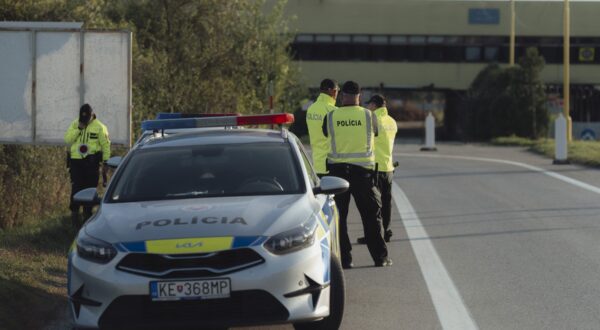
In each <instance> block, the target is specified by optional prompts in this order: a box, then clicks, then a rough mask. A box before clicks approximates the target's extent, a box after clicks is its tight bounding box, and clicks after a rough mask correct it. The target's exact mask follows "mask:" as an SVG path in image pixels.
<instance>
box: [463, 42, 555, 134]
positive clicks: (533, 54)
mask: <svg viewBox="0 0 600 330" xmlns="http://www.w3.org/2000/svg"><path fill="white" fill-rule="evenodd" d="M543 67H544V59H543V58H542V57H541V56H539V53H538V51H537V49H536V48H528V49H527V51H526V54H525V56H524V57H522V58H521V59H520V60H519V65H518V66H514V67H509V68H502V67H500V66H499V65H498V64H491V65H489V66H487V67H486V68H484V69H483V70H482V71H481V72H480V73H479V74H478V75H477V77H476V78H475V79H474V80H473V83H472V84H471V86H470V88H469V91H468V97H469V102H468V113H469V115H468V120H467V123H468V124H467V125H468V128H469V129H468V131H470V132H472V135H473V137H474V138H476V139H483V140H487V139H490V138H493V137H497V136H507V135H513V134H514V135H517V136H522V137H530V138H539V137H541V136H545V135H546V134H547V131H548V124H549V115H548V110H547V109H546V103H545V101H546V95H545V92H544V84H543V82H542V81H541V78H540V73H541V71H542V69H543Z"/></svg>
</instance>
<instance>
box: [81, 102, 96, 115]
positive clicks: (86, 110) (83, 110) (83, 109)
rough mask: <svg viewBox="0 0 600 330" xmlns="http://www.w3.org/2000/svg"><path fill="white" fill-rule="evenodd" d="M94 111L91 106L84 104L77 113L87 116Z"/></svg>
mask: <svg viewBox="0 0 600 330" xmlns="http://www.w3.org/2000/svg"><path fill="white" fill-rule="evenodd" d="M93 111H94V109H92V106H91V105H89V104H87V103H86V104H84V105H82V106H81V108H79V113H80V114H81V113H87V114H91V113H92V112H93Z"/></svg>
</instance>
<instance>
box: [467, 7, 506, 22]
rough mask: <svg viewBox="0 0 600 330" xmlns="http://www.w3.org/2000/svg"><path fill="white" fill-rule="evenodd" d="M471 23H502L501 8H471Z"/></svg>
mask: <svg viewBox="0 0 600 330" xmlns="http://www.w3.org/2000/svg"><path fill="white" fill-rule="evenodd" d="M469 24H500V9H498V8H469Z"/></svg>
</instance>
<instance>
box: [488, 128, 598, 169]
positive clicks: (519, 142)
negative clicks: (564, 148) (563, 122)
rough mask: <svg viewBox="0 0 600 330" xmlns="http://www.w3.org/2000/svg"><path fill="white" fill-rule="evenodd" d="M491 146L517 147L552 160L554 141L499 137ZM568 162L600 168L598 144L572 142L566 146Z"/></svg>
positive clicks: (593, 142)
mask: <svg viewBox="0 0 600 330" xmlns="http://www.w3.org/2000/svg"><path fill="white" fill-rule="evenodd" d="M491 143H492V144H493V145H501V146H519V147H526V148H528V149H529V150H531V151H533V152H535V153H538V154H542V155H545V156H548V157H551V158H554V140H553V139H540V140H531V139H526V138H521V137H517V136H508V137H499V138H495V139H493V140H492V141H491ZM568 153H569V154H568V158H569V161H571V162H572V163H575V164H582V165H587V166H592V167H600V142H598V141H573V142H571V143H569V146H568Z"/></svg>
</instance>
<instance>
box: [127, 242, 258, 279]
mask: <svg viewBox="0 0 600 330" xmlns="http://www.w3.org/2000/svg"><path fill="white" fill-rule="evenodd" d="M264 262H265V259H263V257H261V256H260V254H258V253H257V252H256V251H254V250H252V249H233V250H226V251H219V252H213V253H201V254H176V255H169V254H151V253H130V254H128V255H127V256H125V257H124V258H123V260H121V262H119V264H118V265H117V269H119V270H121V271H124V272H128V273H133V274H138V275H143V276H147V277H154V278H185V277H211V276H221V275H224V274H229V273H233V272H237V271H240V270H243V269H246V268H250V267H254V266H256V265H259V264H262V263H264Z"/></svg>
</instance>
